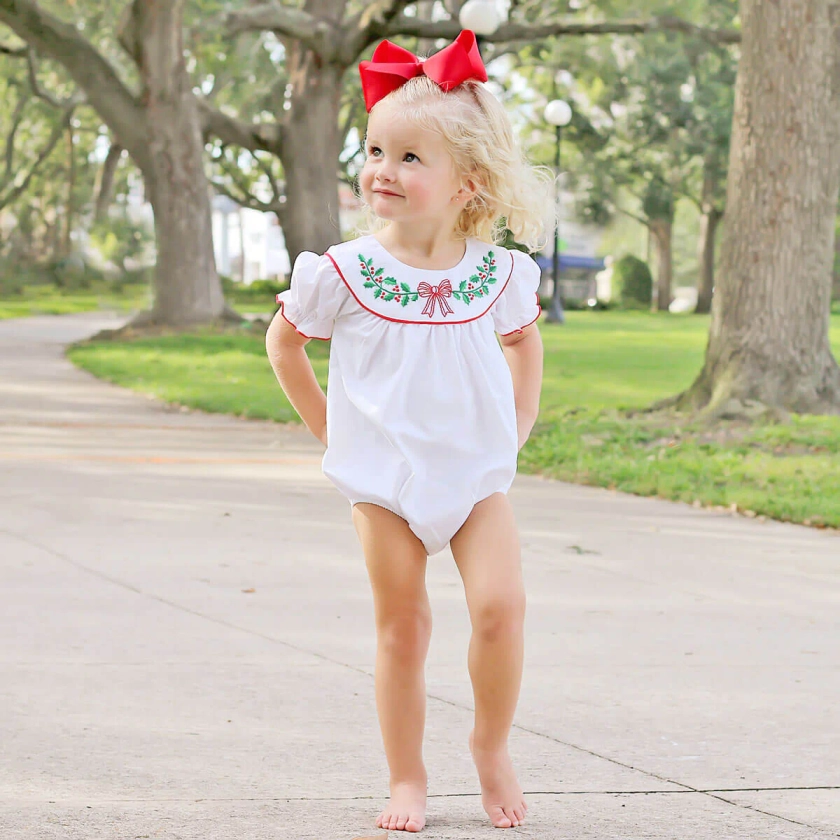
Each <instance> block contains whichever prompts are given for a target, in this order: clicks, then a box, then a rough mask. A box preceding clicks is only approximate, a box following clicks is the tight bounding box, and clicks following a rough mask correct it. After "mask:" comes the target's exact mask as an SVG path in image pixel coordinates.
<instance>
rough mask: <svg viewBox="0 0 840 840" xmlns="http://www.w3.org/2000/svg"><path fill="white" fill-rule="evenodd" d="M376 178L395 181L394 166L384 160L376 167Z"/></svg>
mask: <svg viewBox="0 0 840 840" xmlns="http://www.w3.org/2000/svg"><path fill="white" fill-rule="evenodd" d="M376 180H377V181H393V180H394V167H393V166H392V165H391V164H390V163H385V162H384V161H383V162H382V163H380V164H379V166H377V167H376Z"/></svg>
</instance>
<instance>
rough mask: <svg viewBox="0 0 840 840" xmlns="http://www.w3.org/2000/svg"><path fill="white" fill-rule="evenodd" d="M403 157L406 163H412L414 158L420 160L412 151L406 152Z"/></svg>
mask: <svg viewBox="0 0 840 840" xmlns="http://www.w3.org/2000/svg"><path fill="white" fill-rule="evenodd" d="M403 159H404V160H405V162H406V163H414V161H415V160H420V158H419V157H417V155H415V154H414V152H406V153H405V158H403Z"/></svg>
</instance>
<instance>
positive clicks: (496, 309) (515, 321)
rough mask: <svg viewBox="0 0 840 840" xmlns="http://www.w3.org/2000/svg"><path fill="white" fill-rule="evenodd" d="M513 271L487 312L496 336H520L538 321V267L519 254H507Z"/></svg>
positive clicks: (525, 255)
mask: <svg viewBox="0 0 840 840" xmlns="http://www.w3.org/2000/svg"><path fill="white" fill-rule="evenodd" d="M510 255H511V257H512V258H513V271H512V273H511V278H510V281H509V282H508V284H507V287H506V288H505V290H504V291H503V292H502V294H501V295H499V299H498V300H497V301H496V302H495V304H494V305H493V308H492V309H491V310H490V312H491V314H492V316H493V326H494V329H495V330H496V332H497V333H499V335H510V334H511V333H515V332H522V330H523V329H525V327H527V326H529V325H530V324H533V323H534V322H535V321H536V320H537V318H539V317H540V312H541V311H542V310H541V308H540V299H539V294H538V290H539V287H540V267H539V266H538V265H537V263H536V262H535V261H534V260H533V259H532V258H531V257H529V256H528V255H527V254H523V253H522V251H511V252H510Z"/></svg>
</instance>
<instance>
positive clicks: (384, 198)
mask: <svg viewBox="0 0 840 840" xmlns="http://www.w3.org/2000/svg"><path fill="white" fill-rule="evenodd" d="M366 152H367V160H366V161H365V165H364V167H363V169H362V172H361V175H360V177H359V182H360V186H361V189H362V196H363V197H364V200H365V201H366V202H367V204H368V205H369V206H370V208H371V209H372V210H373V212H374V213H375V214H376V215H377V216H378V217H379V218H380V219H388V220H389V221H393V222H399V223H403V222H411V223H417V222H424V221H434V222H435V224H436V225H437V224H440V223H444V224H449V223H450V221H451V224H452V226H453V227H454V225H455V222H456V221H457V219H458V216H459V214H460V212H461V210H462V208H463V206H464V203H465V201H466V199H467V198H469V197H470V195H472V191H471V190H470V189H469V188H468V187H464V186H462V181H461V179H460V178H459V177H458V175H457V172H456V169H455V163H454V161H453V160H452V157H451V155H450V154H449V151H448V150H447V148H446V144H445V142H444V140H443V137H441V136H440V134H438V133H437V132H434V131H429V130H428V129H425V128H420V127H419V126H417V125H416V124H414V123H411V122H409V121H408V120H406V119H405V118H403V117H402V116H401V115H400V113H399V112H398V111H397V110H396V109H395V108H394V107H393V106H390V105H389V104H388V103H387V102H386V103H381V104H380V105H377V106H376V107H375V108H374V109H373V111H372V112H371V115H370V120H369V121H368V131H367V139H366Z"/></svg>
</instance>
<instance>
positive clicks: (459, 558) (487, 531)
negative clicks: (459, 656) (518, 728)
mask: <svg viewBox="0 0 840 840" xmlns="http://www.w3.org/2000/svg"><path fill="white" fill-rule="evenodd" d="M451 547H452V553H453V555H454V556H455V562H456V563H457V565H458V571H459V572H460V573H461V578H462V579H463V581H464V590H465V592H466V596H467V606H468V608H469V611H470V620H471V621H472V628H473V632H472V639H471V640H470V649H469V670H470V678H471V680H472V685H473V694H474V696H475V728H474V729H473V731H472V733H471V734H470V750H471V751H472V755H473V760H474V761H475V766H476V769H477V770H478V776H479V780H480V781H481V801H482V804H483V805H484V809H485V810H486V811H487V814H488V816H489V817H490V820H491V822H492V823H493V825H494V826H496V828H510V827H512V826H517V825H521V824H522V822H523V820H524V819H525V812H526V811H527V805H526V804H525V800H524V798H523V796H522V788H521V787H520V785H519V782H518V781H517V779H516V773H515V772H514V769H513V764H512V763H511V760H510V754H509V753H508V735H509V733H510V727H511V725H512V724H513V715H514V712H515V710H516V703H517V701H518V699H519V687H520V684H521V681H522V661H523V655H524V641H523V639H524V622H525V589H524V586H523V583H522V566H521V560H520V550H519V537H518V535H517V530H516V522H515V520H514V517H513V510H512V509H511V506H510V502H509V501H508V498H507V496H505V495H503V494H502V493H496V494H495V495H493V496H491V497H490V498H489V499H485V500H484V501H483V502H479V504H477V505H476V506H475V507H474V508H473V511H472V513H471V514H470V517H469V519H467V521H466V523H465V524H464V525H463V527H462V528H461V530H460V531H458V533H457V534H456V535H455V536H454V537H453V538H452V544H451Z"/></svg>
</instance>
